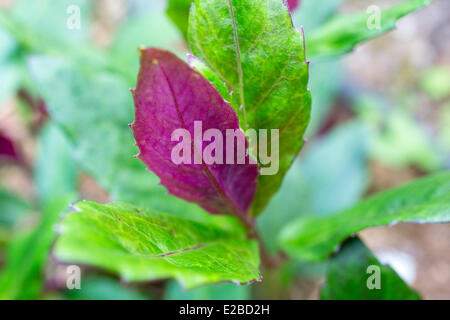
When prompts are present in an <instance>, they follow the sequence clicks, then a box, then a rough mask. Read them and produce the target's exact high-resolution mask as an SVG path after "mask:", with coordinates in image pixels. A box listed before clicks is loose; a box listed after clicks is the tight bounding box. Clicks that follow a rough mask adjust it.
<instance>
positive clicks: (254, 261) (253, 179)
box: [0, 0, 450, 299]
mask: <svg viewBox="0 0 450 320" xmlns="http://www.w3.org/2000/svg"><path fill="white" fill-rule="evenodd" d="M190 2H191V1H181V0H178V1H169V3H170V6H169V8H168V12H169V16H170V17H171V18H172V19H175V20H176V21H177V27H179V28H181V34H183V35H185V36H186V38H187V39H188V43H189V46H190V49H191V51H192V53H193V55H194V56H195V57H197V58H195V57H191V58H189V59H188V60H189V61H188V62H189V65H188V64H187V63H186V62H184V61H183V60H182V59H180V58H178V57H176V56H175V55H173V54H172V53H169V52H168V51H165V50H162V49H155V48H151V49H150V48H147V49H144V48H141V49H140V59H141V60H140V61H141V63H140V66H141V68H140V73H139V78H138V83H137V87H136V89H135V90H133V97H134V102H135V122H134V123H133V125H132V126H131V127H132V132H133V134H134V139H133V135H132V134H131V132H130V130H129V128H128V127H127V124H128V122H130V121H131V114H132V112H133V104H132V99H131V98H130V95H129V93H128V92H126V90H125V89H126V88H127V87H128V86H133V85H134V83H133V81H134V80H132V79H133V78H134V77H135V75H136V71H137V70H136V68H137V65H134V64H133V67H131V64H130V67H129V65H128V64H125V63H123V62H124V61H127V59H128V57H129V56H130V54H129V52H130V51H133V52H135V51H134V50H135V48H133V47H132V46H131V44H130V43H129V42H128V41H124V43H121V38H120V37H119V38H118V40H117V42H115V43H114V44H113V45H112V49H111V52H110V53H109V54H103V53H100V52H99V50H98V49H96V48H92V47H84V46H82V45H73V46H72V44H71V43H70V42H69V41H68V42H67V43H64V42H63V41H61V38H60V37H58V36H55V37H54V38H56V39H59V40H58V41H54V39H52V36H53V35H51V34H50V35H49V36H48V37H47V38H45V39H44V40H43V41H44V42H45V43H44V44H42V43H36V42H35V41H34V39H35V37H34V36H33V32H37V33H39V30H37V31H36V30H33V29H32V28H27V27H26V23H29V22H26V21H23V20H22V21H21V19H20V15H19V14H16V15H14V13H12V14H6V13H2V15H1V16H0V17H1V18H2V20H0V22H2V25H3V26H4V27H5V29H6V30H7V31H8V32H9V33H10V34H13V35H15V36H14V37H12V39H13V42H17V43H16V44H15V45H16V47H14V46H11V48H13V49H11V52H10V53H8V55H5V56H8V59H11V56H13V55H14V52H15V51H14V50H17V51H18V52H20V53H19V54H17V55H16V56H15V57H14V59H17V60H20V59H23V58H24V57H26V58H27V59H28V62H27V65H28V70H29V74H28V73H24V74H26V76H24V74H22V73H21V71H18V74H20V75H21V76H22V77H17V78H16V79H21V78H28V76H29V77H30V78H31V81H23V82H22V84H21V85H22V86H24V87H27V88H28V89H29V90H30V91H33V92H37V93H38V94H39V96H41V97H42V98H43V99H44V100H45V101H46V103H47V105H48V108H49V113H50V117H51V121H52V122H53V123H55V124H56V125H57V126H59V128H61V129H62V131H63V132H64V133H65V137H66V138H67V139H68V140H69V141H70V143H71V148H72V150H71V151H72V152H73V153H74V154H75V158H76V160H77V166H78V167H79V168H80V169H82V170H84V171H86V172H88V173H89V174H90V175H91V176H92V177H94V179H96V181H97V182H98V183H99V184H100V185H101V186H102V187H103V188H104V189H105V190H107V191H108V193H109V194H110V197H111V198H112V200H114V201H117V202H113V203H108V204H98V203H95V202H85V201H81V202H77V203H75V204H74V205H73V212H70V213H68V214H67V215H66V217H65V218H64V220H63V221H62V222H61V223H60V227H59V229H58V230H59V231H60V234H59V236H58V237H57V240H56V243H55V246H54V248H53V252H52V254H53V255H54V256H55V258H56V259H58V260H60V261H62V262H70V263H80V264H86V265H92V266H96V267H101V268H103V269H106V270H108V271H112V272H114V273H117V274H119V275H120V277H121V278H122V279H124V280H126V281H129V282H135V281H148V280H156V279H167V278H172V279H175V280H178V282H180V283H181V284H182V286H183V287H185V288H188V289H192V288H196V287H199V286H202V285H208V284H213V283H221V282H232V283H234V284H251V283H254V282H261V281H263V284H264V282H265V281H264V279H265V275H266V274H268V275H270V274H277V273H278V272H279V273H282V272H283V270H284V268H285V267H286V266H289V265H290V264H292V263H297V262H299V261H301V262H302V263H305V264H309V263H318V262H323V261H327V263H328V268H326V269H327V270H326V272H325V273H326V274H327V279H328V282H327V285H326V286H324V287H323V289H322V292H321V297H322V298H324V299H330V298H331V299H336V298H337V299H339V298H377V299H380V298H407V299H410V298H413V299H415V298H418V295H417V294H416V293H414V292H413V291H412V290H411V289H409V288H408V287H407V285H406V284H404V283H403V281H402V280H401V278H400V277H398V276H397V275H396V273H395V272H394V271H393V270H392V269H390V268H389V267H387V266H383V272H382V279H383V280H382V287H383V290H382V291H375V292H373V291H370V289H369V288H368V287H367V286H366V284H365V282H364V281H360V280H361V279H360V278H361V277H362V276H366V274H365V268H366V267H367V265H368V264H380V263H379V262H378V261H377V260H376V258H375V257H374V256H373V255H372V254H371V253H370V251H369V250H368V249H367V248H366V247H365V246H364V244H363V243H362V242H360V241H359V240H358V239H352V240H347V241H346V239H347V238H348V237H351V236H352V235H353V234H355V233H356V232H359V231H361V230H363V229H365V228H369V227H373V226H380V225H389V224H392V223H397V222H418V223H441V222H449V221H450V207H449V205H448V204H449V203H450V173H448V172H442V173H436V174H433V175H430V176H428V177H425V178H423V179H419V180H417V181H414V182H412V183H410V184H408V185H405V186H401V187H398V188H395V189H393V190H388V191H385V192H383V193H381V194H379V195H376V196H374V197H371V198H369V199H366V200H364V201H363V202H361V203H359V204H357V205H355V206H353V207H351V208H347V207H348V206H349V205H352V204H353V203H354V202H355V201H356V200H357V199H358V198H359V197H360V196H362V194H360V193H361V192H360V190H359V189H360V188H358V187H357V188H356V189H355V191H354V192H353V193H350V192H348V193H346V196H347V197H348V199H343V200H342V203H341V204H336V205H335V206H332V207H330V208H327V209H326V210H325V209H324V211H335V212H336V213H335V214H333V215H328V216H326V215H323V216H320V215H319V216H318V215H309V216H308V215H306V216H301V217H299V214H300V213H303V212H300V211H301V210H316V209H317V207H314V206H313V205H311V206H309V207H308V206H306V205H305V207H304V208H301V207H300V208H299V206H300V205H299V204H298V201H297V202H295V199H294V201H293V200H292V194H295V192H296V191H297V190H298V188H299V185H298V184H299V183H301V182H299V181H302V179H305V178H307V177H305V176H304V172H305V171H303V170H299V167H300V166H309V168H312V166H313V164H312V163H315V160H312V161H311V162H309V163H306V164H305V163H303V164H299V162H297V161H296V160H295V159H296V157H297V155H298V153H299V151H300V150H301V149H302V147H303V145H304V139H303V137H304V135H305V131H306V129H307V126H308V123H309V120H310V110H311V95H312V96H313V98H314V91H312V92H311V93H310V91H309V90H308V77H309V73H308V72H309V61H307V59H311V60H312V61H315V59H317V61H320V59H323V58H332V57H335V56H338V55H342V54H345V53H347V52H349V51H351V50H352V49H353V48H354V47H355V46H356V45H357V44H358V43H360V42H362V41H365V40H368V39H371V38H374V37H376V36H378V35H380V34H382V33H384V32H387V31H389V30H391V29H392V28H393V27H394V26H395V22H396V21H397V20H398V19H399V18H401V17H402V16H404V15H406V14H408V13H410V12H412V11H414V10H416V9H418V8H421V7H423V6H425V5H426V4H428V3H429V2H430V1H426V0H407V1H404V2H402V3H400V4H398V5H396V6H394V7H393V8H390V9H388V10H386V11H384V12H383V14H382V19H381V27H380V28H379V29H376V30H370V29H369V28H367V27H366V20H367V15H366V14H365V13H360V14H354V15H351V16H346V15H344V16H341V15H337V16H335V17H333V18H332V19H330V20H328V19H327V18H326V17H328V16H333V13H332V12H330V13H324V18H323V21H320V22H317V25H316V26H314V24H313V23H311V24H310V25H311V27H310V28H311V33H310V34H308V33H306V34H303V32H302V31H301V30H298V29H295V28H294V27H293V26H292V20H291V16H290V13H289V11H288V8H287V7H286V5H285V4H284V3H283V2H282V1H281V0H268V1H266V2H265V3H264V4H262V3H261V1H260V0H220V1H218V0H195V1H194V5H193V6H192V7H191V9H190V13H189V20H188V21H187V20H186V21H185V20H183V19H184V18H186V17H187V16H188V14H187V11H186V10H187V9H189V7H190V6H189V3H190ZM17 10H18V11H20V10H19V9H17ZM180 17H181V18H180ZM142 23H149V22H148V19H147V20H146V21H145V22H142ZM322 23H323V24H322ZM187 26H188V27H187ZM18 27H21V28H18ZM127 27H129V26H127ZM19 29H20V30H26V31H27V32H23V33H20V34H18V31H17V30H19ZM137 30H141V31H142V29H141V28H137ZM122 40H123V39H122ZM178 40H180V41H181V39H178ZM47 41H48V42H47ZM133 45H134V44H133ZM161 46H162V47H164V46H165V45H164V44H162V45H161ZM14 48H16V49H14ZM17 48H21V49H20V50H18V49H17ZM134 54H135V53H133V55H134ZM29 55H33V56H32V57H31V58H30V57H29ZM0 58H1V56H0ZM5 61H6V59H5ZM132 61H133V63H134V62H135V60H132ZM80 62H83V63H82V64H80ZM324 63H329V62H324ZM134 67H136V68H134ZM28 80H29V79H28ZM15 85H17V86H20V81H19V80H18V82H17V83H15ZM313 103H314V100H313ZM313 108H314V104H313ZM196 121H202V122H203V126H204V128H205V129H207V128H209V129H214V128H215V129H218V130H219V131H220V132H225V131H226V130H227V129H233V130H238V129H239V127H240V128H242V129H243V130H247V129H255V130H256V132H257V133H259V132H260V131H259V130H260V129H263V130H264V129H267V130H279V149H278V153H276V156H277V158H278V159H279V170H278V171H277V173H276V174H274V175H262V174H259V175H258V169H259V170H261V169H262V168H265V167H267V165H268V164H267V162H265V161H264V159H262V158H261V157H260V155H259V153H258V152H257V150H255V149H252V148H251V145H252V142H253V141H252V139H248V140H245V137H244V141H245V143H244V147H245V148H247V146H248V145H249V146H250V148H249V151H248V153H246V157H245V163H244V164H239V165H237V164H236V165H234V164H226V165H222V166H221V164H218V165H215V164H211V165H210V164H208V165H203V164H202V165H199V166H188V165H184V164H178V165H174V164H173V163H172V162H171V160H172V159H171V158H170V155H171V153H170V151H171V150H172V148H173V146H174V145H175V144H176V142H174V141H172V140H171V136H170V133H172V132H173V130H175V129H176V128H184V129H188V131H190V132H191V131H192V132H193V130H194V129H193V128H194V124H195V122H196ZM349 128H351V129H349V130H351V131H350V132H351V133H352V134H351V135H350V136H345V135H343V134H342V133H340V132H336V133H335V134H336V136H339V139H338V138H330V141H329V142H327V143H329V145H330V146H331V147H332V148H339V145H338V146H336V144H338V142H336V141H343V140H344V139H346V141H347V139H356V137H361V136H363V135H365V134H369V133H368V132H366V131H367V130H366V128H362V127H361V126H359V125H358V124H351V125H349ZM248 138H250V137H248ZM253 138H255V137H253ZM256 139H257V140H258V141H259V140H260V139H261V136H260V135H257V136H256ZM133 140H135V141H136V142H137V147H138V148H136V147H135V146H134V141H133ZM352 145H353V146H356V145H357V146H358V148H357V149H355V151H354V153H353V154H352V155H348V154H346V155H344V156H345V157H347V156H348V157H350V156H353V157H354V158H357V159H359V160H357V161H361V160H360V159H362V158H364V157H365V151H364V150H365V148H366V146H363V145H361V144H360V143H359V142H358V141H354V143H352ZM204 147H206V146H204ZM238 148H239V146H237V147H236V149H235V150H237V149H238ZM274 148H275V146H274V145H271V144H269V149H271V150H272V152H273V150H274ZM137 149H139V150H137ZM217 150H218V149H216V152H217ZM138 151H139V154H138V158H139V159H141V160H142V162H140V161H139V160H137V159H133V158H132V155H133V154H136V153H138ZM223 151H224V154H225V153H226V152H228V151H229V148H228V147H227V146H223ZM200 152H201V153H203V149H200ZM193 153H195V149H194V152H193ZM317 154H318V155H317V156H316V157H317V158H320V159H321V160H322V161H323V157H321V155H322V153H321V151H320V150H318V151H317ZM272 155H273V154H272ZM192 157H194V154H192ZM252 158H254V159H255V160H256V161H255V163H252V162H251V160H250V159H252ZM332 160H333V159H332ZM334 160H335V161H336V163H337V164H336V165H339V169H341V170H343V171H344V170H345V169H346V167H345V164H346V160H347V158H344V159H342V160H341V159H339V158H338V157H337V156H336V159H334ZM256 163H257V164H256ZM358 163H360V162H358ZM146 166H147V167H148V168H149V169H150V171H152V172H146V171H145V168H146ZM330 166H331V164H330ZM361 167H362V165H361ZM339 169H338V170H339ZM64 170H65V169H61V171H64ZM311 170H321V169H311ZM288 171H289V174H288ZM361 171H362V173H360V175H358V177H356V178H355V180H357V181H359V180H361V179H360V177H361V176H364V172H363V171H364V169H363V168H362V169H361ZM72 172H73V170H72ZM68 176H69V178H68V180H71V178H70V177H71V174H70V173H69V174H68ZM285 176H286V178H285ZM346 178H347V177H345V176H343V177H337V178H336V179H346ZM358 179H359V180H358ZM304 181H307V180H304ZM158 182H161V184H162V185H159V184H158ZM356 183H357V184H362V183H360V182H356ZM69 185H70V183H69ZM327 185H328V181H326V182H324V183H323V186H322V187H321V188H318V190H312V191H311V190H309V189H312V188H309V189H308V187H309V186H308V185H305V186H304V187H305V188H304V189H308V190H309V192H310V193H311V194H310V195H308V198H312V197H320V194H319V193H320V192H323V190H324V189H325V187H326V186H327ZM71 189H73V188H71V187H68V190H67V191H66V192H64V194H60V195H58V196H59V197H58V198H60V199H63V202H64V201H66V200H67V197H69V198H70V197H73V196H72V195H69V196H67V195H66V193H68V194H70V193H71V192H70V191H72V190H71ZM166 189H167V190H168V191H169V193H170V194H167V193H166ZM43 190H44V189H43ZM313 191H314V192H313ZM49 194H55V192H50V191H49ZM63 196H65V198H64V197H63ZM272 197H273V200H272V201H271V199H272ZM55 198H56V197H55ZM183 199H184V200H187V201H188V202H185V201H184V200H183ZM69 201H70V200H69ZM122 201H126V202H127V203H124V202H122ZM270 201H271V202H270ZM317 201H320V199H319V200H317ZM43 202H44V203H45V206H49V212H51V210H54V209H55V208H56V206H59V205H60V204H59V203H57V204H55V205H52V204H51V203H49V204H48V203H46V202H45V201H43ZM66 202H67V201H66ZM274 204H279V205H278V206H276V205H274ZM344 208H345V210H343V209H344ZM55 210H61V209H60V207H58V208H57V209H55ZM317 210H318V211H320V210H319V209H317ZM305 213H311V214H313V213H315V212H305ZM320 213H321V212H317V214H320ZM48 216H49V219H50V220H51V221H53V220H52V218H51V217H53V218H54V215H53V216H52V214H51V213H50V214H49V215H48ZM46 221H47V220H43V222H42V225H41V226H40V227H39V228H43V229H45V230H47V231H48V230H50V228H49V227H48V226H47V223H46ZM50 224H51V223H50ZM39 230H41V229H37V230H36V232H39ZM50 233H51V232H50ZM31 237H33V234H31ZM49 238H50V239H51V240H52V239H53V238H52V236H49ZM49 238H46V239H47V240H48V239H49ZM24 241H27V240H24ZM28 241H30V242H32V241H33V239H29V240H28ZM43 242H45V243H43V244H42V246H39V248H37V249H36V250H44V251H46V252H48V250H49V244H48V243H49V241H43ZM341 243H343V245H342V247H340V244H341ZM41 247H42V249H41ZM12 252H19V253H18V254H17V255H18V256H20V246H19V248H16V249H12ZM333 252H334V253H333ZM355 257H356V258H355ZM20 259H21V258H17V259H14V258H12V261H13V263H12V264H11V267H10V268H11V269H10V270H12V269H14V261H20ZM38 260H39V259H36V261H33V262H32V263H30V265H31V266H34V263H35V262H36V263H37V264H38V265H42V262H40V261H38ZM30 269H32V268H31V267H30ZM344 269H345V270H346V271H345V272H343V270H344ZM348 270H355V271H352V272H350V271H348ZM361 270H362V271H361ZM5 272H6V273H7V272H9V271H8V269H6V271H5ZM31 273H32V271H24V274H31ZM361 273H363V275H361ZM356 274H358V275H356ZM7 277H8V276H7V274H6V275H5V276H4V279H6V278H7ZM344 277H347V278H348V281H347V278H344ZM8 279H9V283H7V281H6V280H4V282H3V283H6V284H4V285H3V286H2V282H1V281H0V292H3V294H4V295H5V296H17V295H15V293H14V292H12V293H11V291H8V288H9V290H12V289H11V288H15V289H16V290H18V288H19V287H20V283H21V282H22V281H23V279H18V280H17V282H14V279H13V278H11V277H8ZM343 279H346V280H345V281H343ZM171 286H172V287H173V286H175V285H174V284H171ZM5 288H6V289H5ZM206 288H209V287H206ZM210 288H212V289H210V290H211V292H212V293H210V292H208V294H210V295H211V296H212V297H214V292H215V291H216V290H217V291H220V289H217V288H215V287H210ZM246 288H247V287H243V288H242V289H241V288H239V289H238V291H236V295H237V296H240V297H243V296H248V292H244V290H248V289H246ZM231 290H235V289H231ZM174 292H178V291H176V289H174ZM361 292H362V294H361ZM174 295H175V296H176V294H174ZM18 296H19V297H20V295H18Z"/></svg>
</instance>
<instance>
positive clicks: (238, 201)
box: [131, 48, 258, 216]
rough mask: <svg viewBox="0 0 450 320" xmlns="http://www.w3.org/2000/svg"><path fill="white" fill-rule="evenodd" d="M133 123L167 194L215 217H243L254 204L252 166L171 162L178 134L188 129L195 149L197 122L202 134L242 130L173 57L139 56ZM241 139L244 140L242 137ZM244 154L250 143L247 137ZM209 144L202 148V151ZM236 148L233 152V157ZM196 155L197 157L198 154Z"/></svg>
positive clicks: (207, 86) (209, 88) (143, 154)
mask: <svg viewBox="0 0 450 320" xmlns="http://www.w3.org/2000/svg"><path fill="white" fill-rule="evenodd" d="M133 96H134V102H135V121H134V123H133V124H132V125H131V128H132V131H133V134H134V137H135V139H136V142H137V146H138V147H139V150H140V154H139V155H138V158H139V159H141V160H142V161H143V162H144V163H145V164H146V165H147V166H148V167H149V169H150V170H151V171H153V172H154V173H155V174H156V175H157V176H158V177H159V178H160V179H161V184H162V185H164V186H165V187H166V188H167V189H168V191H169V193H171V194H173V195H175V196H177V197H180V198H182V199H185V200H187V201H190V202H195V203H197V204H199V205H200V206H202V207H203V208H204V209H206V210H207V211H209V212H211V213H234V214H239V215H241V216H242V215H244V214H246V213H247V210H248V208H249V206H250V204H251V202H252V200H253V195H254V191H255V188H256V182H257V176H258V168H257V165H255V164H249V157H248V155H246V156H245V159H246V162H245V164H212V165H207V164H205V163H202V164H193V163H194V160H193V158H194V154H193V153H194V152H195V150H198V152H199V151H200V148H194V151H193V152H192V155H191V163H192V164H184V163H182V164H179V165H176V164H174V163H173V162H172V159H171V154H172V149H173V147H174V146H176V145H177V144H178V143H179V141H171V135H172V133H173V131H174V130H176V129H180V128H183V129H186V130H187V131H188V132H189V133H190V135H191V137H192V144H191V145H192V147H194V121H202V129H203V132H205V131H206V130H208V129H218V130H219V131H220V132H221V133H222V134H223V137H224V146H223V155H224V158H225V154H226V150H225V148H226V144H225V131H226V129H234V130H236V129H239V124H238V117H237V115H236V112H235V111H234V109H233V108H232V107H231V106H230V104H229V103H228V102H226V101H224V100H223V99H222V97H221V96H220V94H219V93H218V91H217V90H216V89H215V87H214V86H213V85H212V84H211V83H210V82H208V81H207V80H206V79H205V78H204V77H203V76H202V75H200V74H199V73H198V72H197V71H195V70H194V69H191V68H190V67H189V66H188V65H187V64H186V63H185V62H183V61H182V60H180V59H179V58H177V57H176V56H175V55H173V54H172V53H170V52H167V51H165V50H161V49H153V48H149V49H144V50H142V51H141V68H140V71H139V76H138V83H137V87H136V89H135V90H134V91H133ZM239 132H240V134H242V135H243V134H244V133H243V132H242V131H240V129H239ZM244 141H245V142H244V143H245V144H246V145H245V148H247V142H246V140H245V137H244ZM208 144H209V142H206V143H205V142H204V143H203V147H202V151H203V150H204V149H205V147H206V146H207V145H208ZM236 150H237V144H236V146H235V150H234V151H235V153H234V154H235V155H236V152H237V151H236ZM197 154H198V153H197Z"/></svg>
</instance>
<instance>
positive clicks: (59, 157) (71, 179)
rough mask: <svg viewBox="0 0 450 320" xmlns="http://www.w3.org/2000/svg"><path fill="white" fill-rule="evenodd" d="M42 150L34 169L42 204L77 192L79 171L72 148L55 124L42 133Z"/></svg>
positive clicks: (44, 129)
mask: <svg viewBox="0 0 450 320" xmlns="http://www.w3.org/2000/svg"><path fill="white" fill-rule="evenodd" d="M40 145H41V146H40V150H39V152H38V158H37V160H36V164H35V168H34V172H35V173H34V181H35V183H36V188H37V190H38V193H39V200H40V201H41V203H46V202H48V201H49V200H50V199H51V198H55V197H59V196H62V195H65V194H70V193H73V192H74V190H76V188H77V186H76V182H77V179H76V176H77V170H76V167H75V163H74V160H73V159H72V146H71V145H70V143H69V142H68V141H67V138H66V137H65V136H64V134H63V133H62V132H61V131H60V129H59V128H58V127H56V125H55V124H53V123H49V124H48V125H47V126H45V127H44V128H43V129H42V131H41V133H40Z"/></svg>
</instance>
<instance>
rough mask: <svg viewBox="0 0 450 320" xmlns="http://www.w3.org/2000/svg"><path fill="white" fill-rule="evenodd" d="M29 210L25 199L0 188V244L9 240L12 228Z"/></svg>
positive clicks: (30, 208) (30, 209)
mask: <svg viewBox="0 0 450 320" xmlns="http://www.w3.org/2000/svg"><path fill="white" fill-rule="evenodd" d="M31 211H32V207H31V205H30V204H29V203H28V202H27V201H26V200H24V199H22V198H21V197H20V196H19V195H17V194H14V193H11V192H9V191H7V190H4V189H3V188H0V246H1V245H2V244H4V243H8V242H9V241H10V240H11V238H12V234H13V230H14V228H16V227H17V226H18V225H19V223H20V221H21V220H22V219H23V218H25V217H28V216H29V215H28V213H30V212H31Z"/></svg>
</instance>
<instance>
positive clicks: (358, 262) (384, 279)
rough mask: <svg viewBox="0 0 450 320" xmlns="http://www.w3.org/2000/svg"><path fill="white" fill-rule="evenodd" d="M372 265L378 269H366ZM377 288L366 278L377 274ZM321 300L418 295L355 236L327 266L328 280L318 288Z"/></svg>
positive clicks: (397, 298)
mask: <svg viewBox="0 0 450 320" xmlns="http://www.w3.org/2000/svg"><path fill="white" fill-rule="evenodd" d="M369 267H372V268H373V267H375V268H379V269H375V271H373V270H374V269H368V268H369ZM378 270H379V271H380V273H379V280H380V282H379V284H380V286H379V288H371V289H369V287H368V282H369V284H371V285H374V284H375V282H374V281H375V280H374V281H372V280H371V279H369V277H370V276H371V275H373V276H374V277H376V276H378V274H376V273H375V272H378ZM320 299H323V300H418V299H420V296H419V295H418V294H417V293H416V292H414V291H413V290H412V289H410V288H409V287H408V286H407V285H406V284H405V283H404V282H403V280H402V279H401V278H400V277H399V276H398V275H397V274H396V273H395V271H394V270H393V269H392V268H391V267H389V266H387V265H382V264H381V263H380V262H379V261H378V260H377V259H376V258H375V256H374V255H373V254H372V253H371V252H370V250H369V249H368V248H367V247H366V246H365V245H364V243H363V242H362V241H361V240H359V239H358V238H350V239H348V240H347V241H345V242H344V243H343V245H342V247H341V248H340V250H339V252H337V253H336V254H335V255H334V256H333V257H332V258H331V259H330V262H329V265H328V271H327V280H326V283H325V285H324V286H323V287H322V289H321V291H320Z"/></svg>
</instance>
